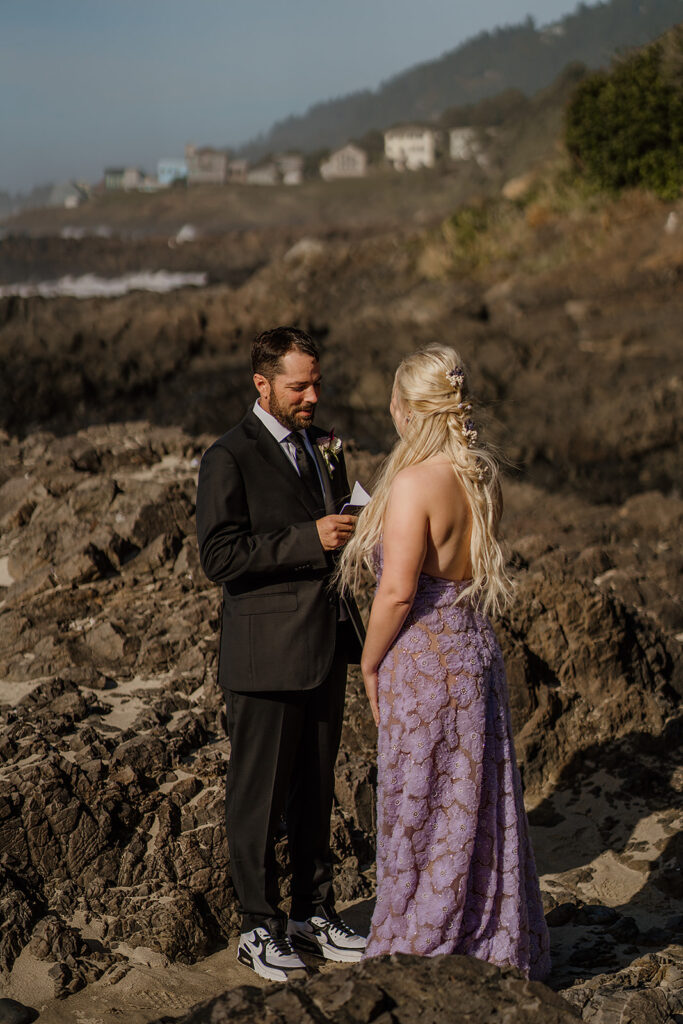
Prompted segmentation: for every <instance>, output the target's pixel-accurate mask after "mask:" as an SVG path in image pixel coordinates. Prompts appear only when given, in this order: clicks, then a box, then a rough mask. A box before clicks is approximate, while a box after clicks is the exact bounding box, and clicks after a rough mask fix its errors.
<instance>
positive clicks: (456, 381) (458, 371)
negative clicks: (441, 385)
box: [446, 366, 465, 391]
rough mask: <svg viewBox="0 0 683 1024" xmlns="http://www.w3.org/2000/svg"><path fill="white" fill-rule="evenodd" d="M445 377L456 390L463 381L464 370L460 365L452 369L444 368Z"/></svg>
mask: <svg viewBox="0 0 683 1024" xmlns="http://www.w3.org/2000/svg"><path fill="white" fill-rule="evenodd" d="M446 377H447V378H448V383H449V384H450V385H451V387H452V388H453V390H454V391H458V390H459V389H460V388H461V387H462V386H463V384H464V383H465V371H464V370H463V368H462V366H456V368H455V369H454V370H446Z"/></svg>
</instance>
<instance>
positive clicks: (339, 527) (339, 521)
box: [315, 516, 357, 551]
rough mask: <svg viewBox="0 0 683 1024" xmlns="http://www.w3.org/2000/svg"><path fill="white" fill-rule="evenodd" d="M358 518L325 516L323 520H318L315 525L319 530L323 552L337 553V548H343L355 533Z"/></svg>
mask: <svg viewBox="0 0 683 1024" xmlns="http://www.w3.org/2000/svg"><path fill="white" fill-rule="evenodd" d="M356 518H357V517H356V516H324V517H323V518H322V519H316V522H315V525H316V526H317V528H318V536H319V537H320V543H321V544H322V546H323V551H336V550H337V548H343V547H344V545H345V544H346V542H347V540H348V539H349V537H350V536H351V534H352V533H353V530H354V527H355V525H356Z"/></svg>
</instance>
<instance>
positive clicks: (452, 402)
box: [336, 345, 512, 614]
mask: <svg viewBox="0 0 683 1024" xmlns="http://www.w3.org/2000/svg"><path fill="white" fill-rule="evenodd" d="M394 395H395V397H396V400H397V402H398V405H399V407H400V408H401V409H402V410H404V411H405V412H406V414H407V415H408V417H409V418H408V420H407V422H406V424H405V429H404V432H403V436H402V437H400V438H399V440H398V441H397V442H396V444H395V446H394V448H393V449H392V451H391V452H390V454H389V455H388V457H387V459H386V460H385V462H384V464H383V466H382V468H381V470H380V473H379V476H378V479H377V482H376V485H375V487H374V494H373V498H372V501H371V502H370V503H369V504H368V505H367V506H366V507H365V508H364V509H363V511H362V512H361V514H360V516H359V518H358V523H357V525H356V530H355V532H354V534H353V536H352V538H351V540H350V541H349V542H348V544H347V545H346V547H345V548H344V550H343V553H342V556H341V558H340V561H339V565H338V569H337V574H336V578H337V582H338V583H339V584H340V585H341V586H342V587H349V588H351V589H358V587H359V585H360V582H361V576H362V568H363V565H366V566H367V567H368V568H369V569H370V570H371V571H373V572H374V552H375V550H376V549H377V546H378V545H379V543H380V541H381V537H382V525H383V520H384V512H385V510H386V507H387V502H388V498H389V491H390V489H391V484H392V481H393V479H394V477H395V476H396V475H397V473H399V472H400V471H401V470H402V469H405V468H406V467H407V466H412V465H415V464H416V463H419V462H424V461H425V460H426V459H429V458H431V457H433V456H434V455H438V454H443V455H446V456H447V457H448V459H449V460H450V462H451V464H452V466H453V469H454V471H455V473H456V475H457V476H458V479H459V480H460V481H461V483H462V485H463V487H464V489H465V492H466V494H467V498H468V501H469V506H470V511H471V514H472V529H471V539H470V561H471V564H472V581H471V584H470V585H469V586H468V587H467V588H465V589H464V590H463V591H462V592H461V593H460V595H459V596H458V599H457V600H458V601H460V600H463V599H464V598H465V597H468V598H469V599H470V600H473V601H474V602H475V603H476V604H478V605H479V607H481V609H482V610H483V611H484V612H485V613H486V614H491V613H493V614H496V613H498V612H500V611H501V610H502V608H504V607H505V605H506V604H507V603H508V601H509V600H510V597H511V595H512V583H511V580H510V577H509V576H508V574H507V572H506V569H505V559H504V558H503V553H502V551H501V548H500V545H499V543H498V540H497V538H496V534H497V528H498V521H499V518H500V511H501V496H500V483H499V479H498V464H497V460H496V458H495V456H494V454H493V452H492V450H491V449H490V447H489V446H486V445H484V444H483V443H482V442H481V441H480V440H479V434H478V431H477V428H476V425H475V423H474V420H473V409H472V401H471V399H470V397H469V395H468V388H467V377H466V374H465V371H464V370H463V367H462V361H461V360H460V357H459V356H458V354H457V352H456V351H455V350H454V349H452V348H450V347H448V346H446V345H432V346H430V347H429V348H426V349H422V350H421V351H419V352H415V353H414V354H413V355H411V356H408V357H407V358H406V359H404V360H403V362H402V363H401V364H400V366H399V367H398V369H397V371H396V376H395V378H394Z"/></svg>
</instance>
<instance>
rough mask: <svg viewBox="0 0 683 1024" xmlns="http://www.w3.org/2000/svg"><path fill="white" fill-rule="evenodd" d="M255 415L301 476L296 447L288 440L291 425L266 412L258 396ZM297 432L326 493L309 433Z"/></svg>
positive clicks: (255, 403)
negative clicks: (285, 424)
mask: <svg viewBox="0 0 683 1024" xmlns="http://www.w3.org/2000/svg"><path fill="white" fill-rule="evenodd" d="M254 415H255V416H258V418H259V419H260V420H261V423H262V424H263V425H264V427H265V428H266V430H267V431H268V433H269V434H272V435H273V437H274V438H275V440H276V441H277V443H278V444H279V445H280V447H281V448H282V450H283V452H284V453H285V455H286V456H287V458H288V459H289V461H290V462H291V463H292V465H293V466H294V469H295V470H296V471H297V473H298V474H299V476H301V470H300V469H299V466H298V463H297V461H296V448H295V447H294V445H293V444H292V442H291V441H288V440H287V438H288V437H289V435H290V434H291V433H292V431H291V430H290V429H289V427H284V426H283V425H282V423H280V421H279V420H276V419H275V417H274V416H271V414H270V413H269V412H266V410H265V409H264V408H263V407H262V405H261V404H260V402H259V400H258V398H257V399H256V401H255V402H254ZM297 433H299V434H300V435H301V437H302V439H303V442H304V445H305V446H306V450H307V451H308V454H309V455H310V456H311V458H312V459H313V465H314V466H315V469H316V472H317V474H318V480H319V481H320V487H321V489H322V492H323V494H324V493H325V485H324V483H323V478H322V477H321V475H320V466H319V465H318V460H317V459H316V457H315V452H314V451H313V445H312V444H311V442H310V440H309V437H308V434H307V433H306V431H305V430H299V431H297Z"/></svg>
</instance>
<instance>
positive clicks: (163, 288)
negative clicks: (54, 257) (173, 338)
mask: <svg viewBox="0 0 683 1024" xmlns="http://www.w3.org/2000/svg"><path fill="white" fill-rule="evenodd" d="M206 283H207V275H206V274H205V273H171V272H170V271H167V270H154V271H147V270H142V271H138V272H137V273H133V274H122V275H121V276H120V277H98V275H97V274H83V275H82V276H80V277H72V276H71V275H70V274H67V275H66V276H65V277H60V278H58V279H57V280H55V281H21V282H19V283H18V284H3V285H0V299H6V298H9V297H10V296H12V295H19V296H21V297H22V298H31V297H33V296H36V295H37V296H40V297H42V298H44V299H54V298H59V297H61V296H71V297H72V298H76V299H93V298H98V297H103V298H116V297H117V296H119V295H126V293H127V292H134V291H138V292H172V291H175V290H176V289H177V288H188V287H190V288H203V287H204V286H205V285H206Z"/></svg>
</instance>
